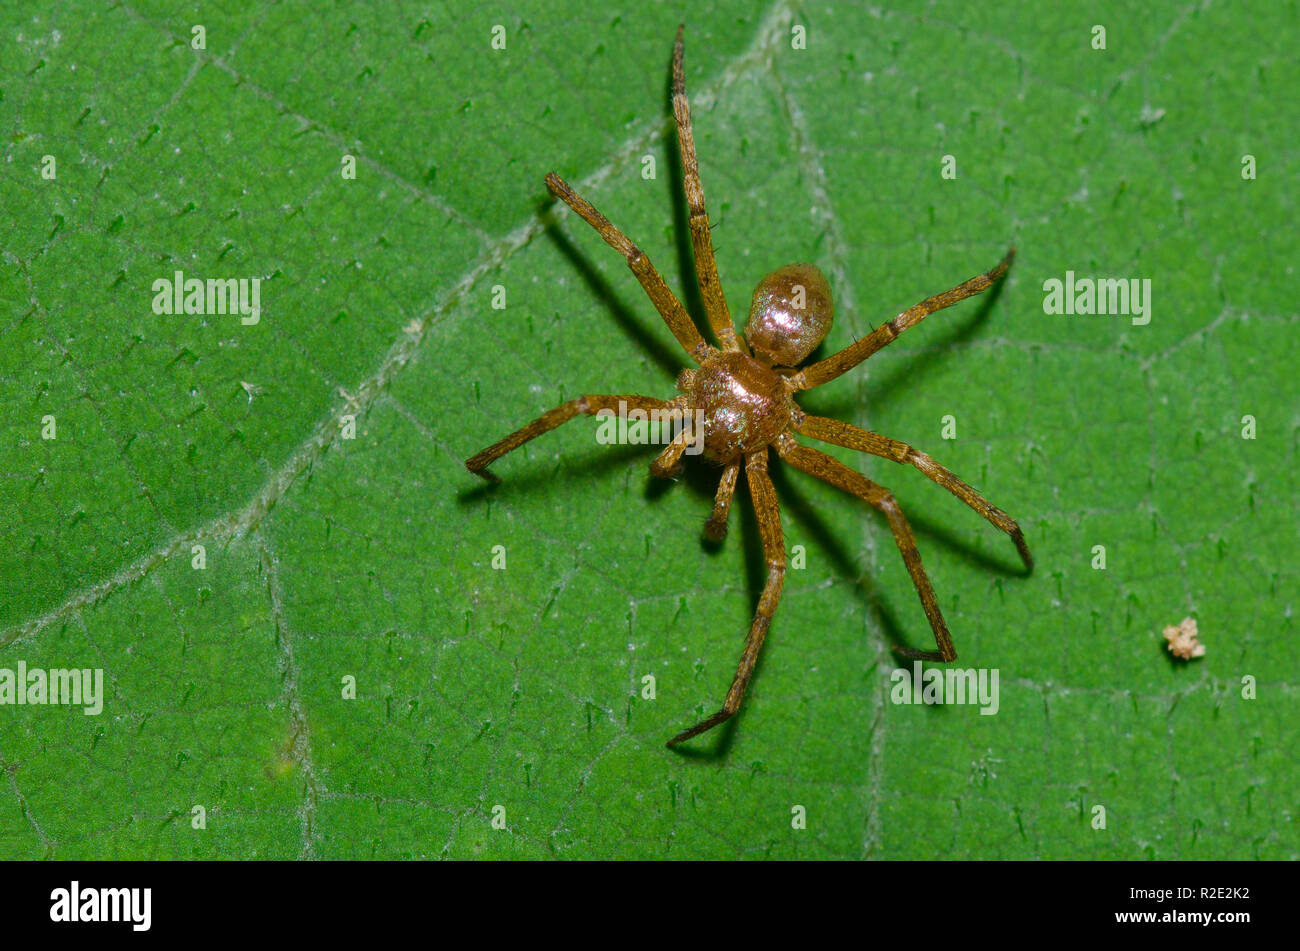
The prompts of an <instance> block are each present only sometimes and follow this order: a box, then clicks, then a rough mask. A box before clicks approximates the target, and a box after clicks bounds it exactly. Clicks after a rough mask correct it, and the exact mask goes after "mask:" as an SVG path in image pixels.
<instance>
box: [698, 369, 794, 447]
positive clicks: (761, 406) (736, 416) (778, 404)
mask: <svg viewBox="0 0 1300 951" xmlns="http://www.w3.org/2000/svg"><path fill="white" fill-rule="evenodd" d="M678 387H679V388H680V389H681V391H682V392H683V393H685V394H686V396H687V397H688V398H689V400H690V403H691V408H692V409H694V410H696V411H698V412H699V413H700V414H701V416H700V418H702V420H703V424H704V451H703V456H704V458H706V459H708V460H710V461H712V462H717V463H721V464H723V465H725V464H727V463H730V462H735V461H736V460H737V459H739V458H741V457H742V456H744V455H745V454H746V453H750V452H754V451H755V450H757V449H761V448H763V447H764V446H767V445H769V444H771V442H772V441H773V440H775V439H776V437H777V435H778V434H779V433H781V432H782V431H784V430H785V428H786V426H787V425H788V423H789V420H790V395H789V392H788V391H787V389H786V386H785V381H784V380H783V379H782V377H781V376H780V375H779V374H777V373H776V372H774V371H773V370H771V369H769V368H768V367H765V366H763V365H762V364H761V363H759V362H758V361H757V360H755V359H754V358H753V357H750V356H747V355H746V354H743V353H736V352H734V351H724V352H722V353H719V354H718V355H717V356H715V357H713V358H712V359H709V360H706V361H705V362H704V363H703V364H702V365H701V366H700V368H699V369H698V370H688V371H686V372H684V373H683V374H682V379H681V380H680V381H679V383H678Z"/></svg>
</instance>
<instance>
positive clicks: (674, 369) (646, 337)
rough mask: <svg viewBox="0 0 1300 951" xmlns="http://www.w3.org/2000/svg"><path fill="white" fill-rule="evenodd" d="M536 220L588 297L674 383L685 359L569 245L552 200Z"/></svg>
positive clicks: (570, 242)
mask: <svg viewBox="0 0 1300 951" xmlns="http://www.w3.org/2000/svg"><path fill="white" fill-rule="evenodd" d="M538 217H539V218H541V220H542V225H543V227H544V228H545V229H546V236H547V237H548V238H550V239H551V240H552V241H553V242H555V245H556V247H558V248H559V249H560V253H561V254H563V255H564V256H565V257H566V258H567V259H568V261H569V263H570V264H571V265H572V266H573V268H574V270H576V271H577V272H578V273H579V274H580V275H581V276H582V279H583V280H584V281H586V282H587V286H588V287H589V288H590V289H591V291H592V293H594V294H595V295H596V297H597V298H599V299H600V301H601V303H602V304H603V305H604V307H605V309H606V310H608V311H609V313H610V314H611V315H612V316H613V317H614V319H615V320H616V321H617V322H618V325H619V326H620V327H621V328H622V329H623V332H624V333H626V334H627V335H628V336H629V337H633V338H634V339H635V340H636V342H637V343H638V344H639V345H640V346H641V348H642V349H643V350H644V351H645V352H646V353H647V354H649V356H650V359H652V360H653V361H654V362H655V363H657V364H658V365H659V366H660V367H662V368H663V369H664V370H666V371H667V372H668V374H669V375H670V376H671V377H672V378H673V379H676V377H677V374H678V373H680V372H681V369H682V367H684V366H685V365H686V360H687V357H686V355H685V354H684V353H682V352H681V350H680V349H671V348H669V347H668V346H666V345H665V344H664V342H663V341H662V340H660V339H659V338H658V337H656V336H655V335H654V334H652V333H650V332H649V330H647V329H646V326H645V324H644V322H643V318H642V317H640V316H638V315H637V314H636V313H635V312H634V311H633V310H632V308H630V307H629V306H628V305H627V303H626V302H625V301H624V300H623V298H622V297H621V296H619V293H618V292H617V291H616V290H614V288H613V287H612V286H611V285H610V283H609V281H607V280H606V279H605V276H604V275H603V274H601V273H600V271H598V270H597V269H596V268H595V266H594V265H593V264H592V263H591V261H590V260H589V259H588V258H587V256H586V255H585V254H583V252H582V251H581V250H580V249H579V248H578V246H577V245H576V244H574V243H573V240H572V239H571V238H570V237H569V236H568V235H567V234H565V233H564V231H563V230H562V229H561V228H560V225H559V222H558V221H557V220H556V218H555V199H551V200H549V201H545V202H543V203H542V204H541V206H540V207H539V208H538ZM579 220H581V219H579ZM610 254H611V255H613V254H614V252H613V251H612V250H611V251H610ZM615 256H616V255H615ZM629 276H630V275H629ZM638 287H639V285H638ZM641 300H643V301H645V304H646V306H647V307H648V308H649V310H650V313H652V314H654V315H655V319H656V320H660V323H662V320H661V319H660V318H659V314H658V311H656V310H655V309H654V307H653V305H651V304H650V302H649V300H648V299H647V298H646V297H645V295H644V294H642V295H641Z"/></svg>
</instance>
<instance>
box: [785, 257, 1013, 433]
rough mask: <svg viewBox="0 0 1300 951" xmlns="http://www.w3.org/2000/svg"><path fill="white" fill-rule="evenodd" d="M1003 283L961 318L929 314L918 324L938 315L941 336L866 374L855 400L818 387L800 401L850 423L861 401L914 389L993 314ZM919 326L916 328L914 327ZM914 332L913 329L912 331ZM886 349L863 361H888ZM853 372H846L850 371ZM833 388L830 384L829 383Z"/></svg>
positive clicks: (873, 401)
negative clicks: (878, 372)
mask: <svg viewBox="0 0 1300 951" xmlns="http://www.w3.org/2000/svg"><path fill="white" fill-rule="evenodd" d="M1005 283H1006V277H1003V278H1002V279H1001V280H999V281H998V282H997V283H996V284H994V285H993V286H992V287H990V288H989V289H988V292H987V293H985V294H981V295H980V297H979V306H978V307H977V308H976V309H975V312H974V313H973V314H972V315H971V316H970V317H969V318H967V319H966V320H964V321H956V320H950V321H942V320H941V318H940V315H941V314H942V313H943V312H942V311H941V312H940V313H939V314H933V315H931V316H930V317H929V318H928V319H927V320H926V321H925V322H924V323H923V324H922V326H926V327H928V326H929V325H930V323H931V322H933V321H934V320H935V319H936V318H940V323H941V326H942V327H943V331H944V333H943V335H942V336H941V337H939V339H938V340H932V341H931V343H930V346H929V347H928V348H927V349H925V350H922V351H920V352H919V353H915V354H911V355H908V356H907V357H906V358H902V359H900V358H895V359H894V361H893V363H894V365H893V366H892V367H890V369H889V371H888V372H887V373H884V374H881V375H880V376H879V377H869V378H868V379H867V380H866V390H865V392H864V393H863V395H862V399H861V400H860V401H859V402H855V403H850V402H848V401H847V400H846V399H845V398H844V397H843V396H841V397H839V398H831V399H827V398H826V396H825V391H824V390H821V389H817V390H812V391H809V392H808V393H806V394H804V395H803V396H802V397H801V400H800V402H801V404H803V405H804V406H805V408H806V409H808V410H809V411H810V412H815V413H817V414H819V415H822V416H835V417H837V418H839V419H845V420H848V421H850V422H852V421H853V420H852V415H853V411H854V410H855V409H856V408H857V406H858V405H861V403H866V404H867V405H868V406H873V407H874V406H880V405H882V404H884V403H887V402H888V401H889V397H890V396H891V395H893V394H896V393H908V392H912V391H915V390H916V388H917V386H918V385H919V384H920V383H921V382H923V379H924V377H925V374H926V373H927V372H928V371H929V370H930V369H931V368H932V367H933V366H934V365H935V364H936V363H938V361H939V360H940V359H943V358H948V359H953V358H954V355H953V354H952V353H950V352H949V351H951V350H952V349H953V348H955V347H958V346H960V345H961V344H964V343H967V342H969V341H970V340H971V338H973V337H974V336H975V335H976V334H977V333H978V332H979V331H980V329H981V328H982V327H983V326H984V324H985V323H987V322H988V319H989V316H990V315H991V314H992V313H993V308H994V306H995V305H996V304H997V302H998V298H1000V297H1001V296H1002V287H1003V285H1004V284H1005ZM918 329H919V328H918ZM912 332H913V333H916V330H913V331H912ZM824 346H825V344H822V345H821V346H819V347H818V348H817V351H816V352H815V353H814V354H813V355H812V356H810V357H809V358H808V361H807V362H810V363H811V362H815V361H816V360H817V359H819V356H818V354H820V353H821V350H822V347H824ZM890 355H891V354H890V350H889V348H888V347H886V348H885V349H884V350H882V351H881V352H880V353H879V354H877V355H874V356H872V357H871V358H870V359H869V360H868V361H867V364H868V365H871V364H872V361H877V363H878V364H888V363H889V358H890ZM852 372H853V371H850V374H852ZM829 386H831V387H834V383H831V384H829Z"/></svg>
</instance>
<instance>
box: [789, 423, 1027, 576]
mask: <svg viewBox="0 0 1300 951" xmlns="http://www.w3.org/2000/svg"><path fill="white" fill-rule="evenodd" d="M794 431H795V432H797V433H802V434H803V435H805V436H811V437H812V438H813V439H820V440H822V441H824V442H829V443H834V444H835V445H837V446H844V447H845V448H846V449H856V450H858V451H859V452H869V453H871V454H872V455H873V456H883V457H884V458H886V459H892V460H894V462H899V463H903V464H905V465H911V466H915V467H916V468H917V469H920V470H921V472H922V473H923V474H924V475H925V477H926V478H927V479H929V480H930V481H931V482H935V483H937V484H939V485H941V486H943V487H944V488H945V489H947V490H948V491H949V492H951V493H952V494H953V495H955V496H957V498H959V499H961V500H962V501H963V502H965V503H966V504H967V505H969V506H970V507H971V508H973V509H974V510H975V511H976V512H978V513H979V514H980V515H982V516H983V517H984V518H986V519H987V520H988V521H989V522H990V523H991V524H992V525H994V526H995V527H997V528H1000V529H1001V530H1002V531H1004V532H1006V533H1007V534H1008V535H1010V536H1011V540H1012V541H1013V542H1014V543H1015V546H1016V551H1018V552H1019V553H1020V558H1021V560H1022V561H1023V562H1024V563H1025V570H1026V571H1033V570H1034V557H1033V555H1031V554H1029V546H1028V545H1026V544H1025V536H1024V534H1023V533H1022V532H1021V531H1020V526H1019V525H1017V524H1016V523H1015V521H1014V520H1013V519H1012V518H1011V517H1010V516H1009V515H1007V513H1006V512H1003V511H1002V510H1001V509H1000V508H998V507H997V506H996V505H994V504H992V503H991V502H989V501H988V499H986V498H984V496H982V495H980V494H979V493H978V492H976V491H975V490H974V489H973V488H971V487H970V486H969V485H967V484H966V483H965V482H963V481H962V480H961V479H959V478H957V477H956V476H955V475H953V473H952V472H951V471H950V470H948V469H946V468H945V467H943V466H941V465H939V463H937V462H935V461H934V460H933V459H931V458H930V457H929V456H928V455H926V454H925V453H923V452H920V451H918V450H916V449H913V448H912V447H911V446H909V445H908V444H907V443H905V442H899V441H898V440H897V439H890V438H889V437H888V436H882V435H880V434H879V433H873V432H872V431H871V430H869V429H859V428H858V427H857V426H854V425H853V424H851V423H845V422H841V421H840V420H838V419H828V418H827V417H825V416H805V417H804V418H803V419H802V420H799V421H797V422H796V423H795V424H794Z"/></svg>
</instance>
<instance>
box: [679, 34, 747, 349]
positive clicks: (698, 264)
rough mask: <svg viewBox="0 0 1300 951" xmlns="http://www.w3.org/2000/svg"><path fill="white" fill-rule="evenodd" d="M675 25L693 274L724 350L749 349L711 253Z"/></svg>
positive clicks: (680, 39) (698, 164)
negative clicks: (738, 332)
mask: <svg viewBox="0 0 1300 951" xmlns="http://www.w3.org/2000/svg"><path fill="white" fill-rule="evenodd" d="M684 28H685V24H679V25H678V27H677V42H676V43H675V44H674V45H673V117H674V118H675V119H676V120H677V143H678V145H680V146H681V151H682V178H683V185H684V186H685V190H686V204H687V206H688V207H689V209H690V225H691V245H692V246H693V247H694V249H695V274H696V276H697V277H698V278H699V281H700V296H701V297H702V298H704V309H705V310H706V311H707V312H708V316H709V326H711V327H712V328H713V332H714V334H716V335H717V338H718V342H719V343H721V344H722V349H724V350H738V351H740V352H741V353H749V348H747V347H746V346H745V344H744V343H743V342H742V341H741V340H740V338H739V337H737V336H736V329H735V327H733V326H732V324H731V313H730V311H728V310H727V298H726V297H725V296H724V295H723V293H722V283H721V281H720V280H719V278H718V262H717V259H716V258H715V257H714V255H713V237H712V235H711V234H710V233H709V215H708V213H707V212H706V211H705V210H704V185H703V184H702V183H701V182H700V162H699V159H697V158H696V156H695V133H694V132H693V131H692V129H691V106H690V103H689V102H688V101H687V100H686V72H685V70H684V68H683V67H682V30H683V29H684Z"/></svg>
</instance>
